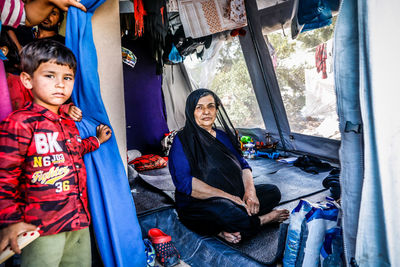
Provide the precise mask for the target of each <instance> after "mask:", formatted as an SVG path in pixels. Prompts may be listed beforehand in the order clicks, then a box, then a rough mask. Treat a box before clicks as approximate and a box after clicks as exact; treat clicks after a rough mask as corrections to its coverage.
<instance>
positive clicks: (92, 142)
mask: <svg viewBox="0 0 400 267" xmlns="http://www.w3.org/2000/svg"><path fill="white" fill-rule="evenodd" d="M111 135H112V131H111V129H110V127H108V126H107V125H104V124H100V125H99V126H97V128H96V136H91V137H88V138H86V139H83V140H82V152H81V153H82V155H84V154H86V153H88V152H92V151H94V150H96V149H98V148H99V147H100V144H102V143H104V142H106V141H108V139H110V137H111Z"/></svg>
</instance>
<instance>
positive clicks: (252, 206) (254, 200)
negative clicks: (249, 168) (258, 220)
mask: <svg viewBox="0 0 400 267" xmlns="http://www.w3.org/2000/svg"><path fill="white" fill-rule="evenodd" d="M243 201H244V202H245V203H246V205H247V209H248V210H249V212H250V214H251V215H256V214H257V213H258V212H259V211H260V202H259V201H258V197H257V195H256V193H255V192H254V191H250V190H249V191H246V192H245V194H244V196H243Z"/></svg>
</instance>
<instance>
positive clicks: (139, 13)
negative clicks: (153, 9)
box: [133, 0, 147, 37]
mask: <svg viewBox="0 0 400 267" xmlns="http://www.w3.org/2000/svg"><path fill="white" fill-rule="evenodd" d="M133 5H134V10H135V12H134V15H135V35H136V36H138V37H141V36H142V35H143V31H144V22H143V17H144V16H145V15H147V14H146V10H144V7H143V2H142V0H134V2H133Z"/></svg>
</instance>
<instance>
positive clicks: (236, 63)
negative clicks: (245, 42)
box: [210, 38, 265, 128]
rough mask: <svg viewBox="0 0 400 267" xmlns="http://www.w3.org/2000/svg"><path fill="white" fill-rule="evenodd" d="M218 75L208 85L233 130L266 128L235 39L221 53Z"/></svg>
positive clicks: (238, 44) (237, 41)
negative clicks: (223, 109)
mask: <svg viewBox="0 0 400 267" xmlns="http://www.w3.org/2000/svg"><path fill="white" fill-rule="evenodd" d="M216 72H217V74H216V75H215V77H214V79H213V80H212V82H211V83H210V85H211V86H210V88H211V90H213V91H214V92H215V93H216V94H217V95H218V96H219V97H220V98H221V100H222V102H223V103H224V107H225V109H226V111H227V113H228V114H229V118H230V119H231V121H232V123H233V124H234V125H235V126H236V127H246V128H252V127H260V128H265V126H264V123H263V120H262V116H261V112H260V109H259V107H258V103H257V99H256V97H255V94H254V91H253V86H252V84H251V81H250V76H249V73H248V70H247V66H246V63H245V60H244V58H243V54H242V50H241V47H240V43H239V40H238V38H234V39H233V41H232V42H227V43H226V45H225V46H223V48H222V49H221V50H220V53H219V57H218V64H217V70H216Z"/></svg>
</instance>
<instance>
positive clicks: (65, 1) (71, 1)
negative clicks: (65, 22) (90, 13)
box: [49, 0, 86, 12]
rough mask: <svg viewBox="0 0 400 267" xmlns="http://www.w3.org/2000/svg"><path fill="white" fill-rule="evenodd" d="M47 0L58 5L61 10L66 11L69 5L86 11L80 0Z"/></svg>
mask: <svg viewBox="0 0 400 267" xmlns="http://www.w3.org/2000/svg"><path fill="white" fill-rule="evenodd" d="M49 2H50V3H52V4H54V5H55V6H57V7H59V8H60V9H61V10H62V11H68V8H69V7H70V6H74V7H77V8H79V9H81V10H82V11H85V12H86V7H85V6H84V5H82V4H81V3H80V2H81V1H80V0H79V1H77V0H49Z"/></svg>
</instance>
